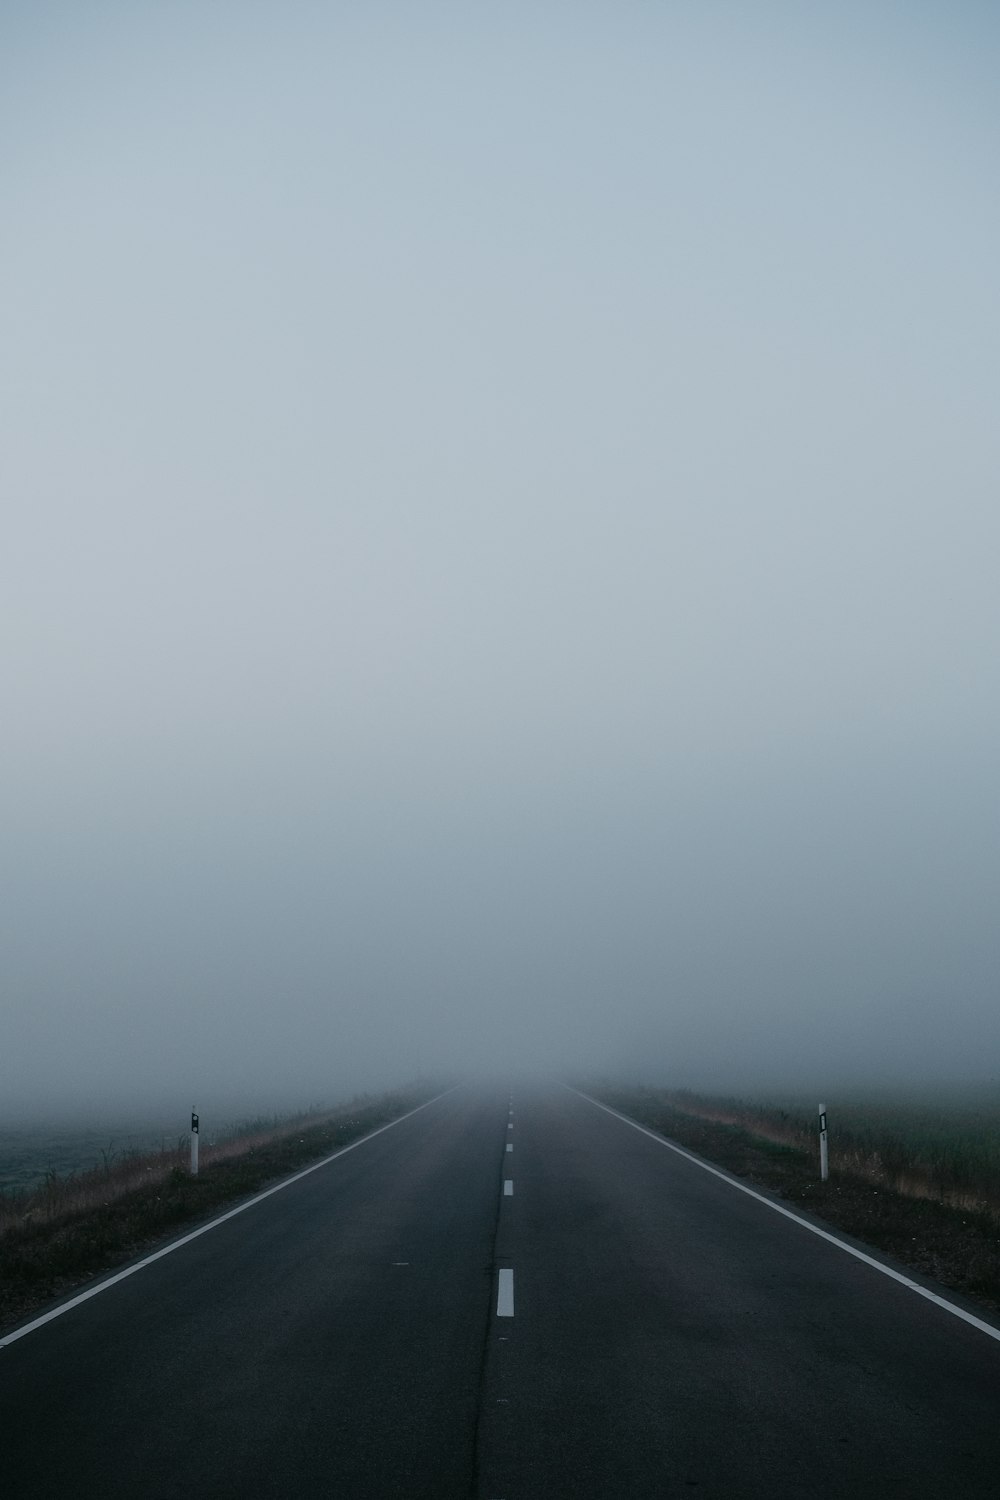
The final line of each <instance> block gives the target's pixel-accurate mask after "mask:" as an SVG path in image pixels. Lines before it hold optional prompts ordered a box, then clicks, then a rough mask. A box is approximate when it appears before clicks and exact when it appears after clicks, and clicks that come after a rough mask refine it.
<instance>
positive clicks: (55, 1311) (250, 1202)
mask: <svg viewBox="0 0 1000 1500" xmlns="http://www.w3.org/2000/svg"><path fill="white" fill-rule="evenodd" d="M461 1087H462V1085H461V1084H460V1083H456V1084H455V1086H454V1088H450V1089H445V1091H444V1093H443V1094H435V1096H434V1098H433V1099H427V1100H425V1102H424V1103H423V1104H418V1105H417V1107H416V1109H408V1110H407V1111H406V1114H405V1115H399V1116H398V1117H397V1118H396V1119H395V1120H390V1121H389V1123H388V1124H387V1125H380V1126H379V1127H378V1129H377V1130H371V1131H369V1133H368V1134H367V1135H363V1136H360V1137H359V1139H358V1140H356V1141H351V1143H350V1145H349V1146H341V1148H340V1150H339V1151H334V1153H333V1155H332V1156H324V1158H323V1160H322V1161H316V1162H313V1164H312V1166H311V1167H303V1169H302V1171H301V1172H296V1173H295V1174H294V1176H292V1177H286V1178H285V1179H284V1181H282V1182H277V1183H275V1185H274V1187H269V1188H265V1189H264V1191H263V1192H262V1193H257V1194H256V1196H255V1197H253V1198H248V1199H247V1201H246V1203H241V1204H240V1205H239V1207H238V1208H230V1209H229V1210H228V1211H227V1212H226V1213H224V1214H220V1215H219V1217H218V1218H217V1219H210V1220H209V1222H208V1223H207V1224H202V1225H201V1226H200V1227H199V1228H198V1229H192V1230H191V1231H190V1232H189V1233H188V1234H185V1235H182V1236H181V1238H180V1239H179V1240H172V1241H171V1243H170V1244H169V1245H164V1246H163V1248H162V1250H154V1251H153V1253H152V1255H146V1256H144V1257H143V1259H142V1260H137V1261H136V1263H135V1265H134V1266H126V1267H125V1269H124V1271H118V1272H116V1273H115V1275H114V1276H109V1277H108V1278H107V1279H106V1280H105V1281H99V1282H98V1283H97V1285H96V1286H92V1287H88V1289H87V1291H85V1292H79V1293H78V1294H77V1296H75V1297H71V1298H70V1299H69V1301H68V1302H61V1303H60V1304H59V1306H58V1307H53V1308H52V1309H51V1310H50V1311H49V1312H47V1313H42V1314H41V1316H40V1317H38V1318H34V1319H32V1321H31V1322H30V1323H25V1325H24V1327H23V1328H15V1330H14V1332H13V1333H8V1334H5V1335H4V1336H3V1337H2V1338H0V1349H6V1347H7V1345H8V1344H14V1343H16V1342H17V1340H18V1339H23V1338H24V1336H25V1334H26V1333H34V1331H35V1329H36V1328H41V1327H42V1326H43V1325H44V1324H45V1323H51V1322H52V1320H53V1318H61V1317H62V1315H63V1313H67V1312H69V1310H70V1309H71V1308H73V1307H79V1306H80V1303H81V1302H89V1300H90V1298H91V1297H98V1296H100V1294H101V1292H106V1291H107V1290H108V1287H111V1286H114V1285H115V1284H116V1283H117V1282H119V1281H124V1280H125V1278H126V1276H134V1275H135V1273H136V1271H141V1270H142V1269H143V1268H144V1267H145V1266H151V1265H152V1264H153V1262H154V1260H162V1259H163V1257H164V1256H165V1255H172V1254H173V1253H174V1251H175V1250H179V1249H180V1248H181V1246H182V1245H188V1244H190V1242H191V1241H192V1240H196V1239H198V1237H199V1235H203V1234H207V1233H208V1231H209V1230H210V1229H215V1228H217V1226H218V1225H219V1224H224V1223H225V1222H226V1220H227V1219H235V1217H236V1215H237V1214H242V1213H245V1212H246V1210H247V1209H248V1208H253V1206H254V1204H255V1203H262V1202H263V1201H264V1199H265V1198H270V1197H273V1195H274V1194H275V1193H280V1192H282V1190H283V1189H284V1188H286V1187H291V1185H292V1183H293V1182H299V1181H301V1179H302V1178H303V1177H308V1176H309V1174H310V1172H318V1171H319V1169H320V1167H326V1166H329V1164H330V1162H332V1161H336V1160H337V1157H338V1156H346V1155H347V1153H348V1151H354V1150H356V1148H357V1147H358V1146H363V1145H364V1144H365V1142H366V1141H373V1140H374V1139H375V1137H376V1136H377V1135H381V1134H382V1132H383V1131H384V1130H391V1129H392V1127H393V1126H394V1125H401V1124H402V1123H403V1121H404V1120H408V1119H410V1117H411V1116H412V1115H418V1114H419V1113H420V1111H421V1110H422V1109H429V1108H430V1106H431V1105H432V1104H436V1103H437V1102H438V1100H439V1099H445V1098H447V1096H448V1095H449V1094H453V1093H454V1092H455V1089H458V1088H461Z"/></svg>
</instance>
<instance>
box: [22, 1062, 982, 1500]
mask: <svg viewBox="0 0 1000 1500" xmlns="http://www.w3.org/2000/svg"><path fill="white" fill-rule="evenodd" d="M512 1099H513V1106H512V1107H513V1116H512V1118H511V1115H510V1112H509V1110H510V1104H509V1100H508V1091H507V1090H506V1089H503V1090H502V1091H498V1090H493V1091H492V1092H490V1091H483V1090H478V1089H473V1088H471V1087H461V1088H459V1089H456V1090H454V1091H453V1092H451V1093H449V1094H447V1095H445V1096H443V1097H442V1098H440V1099H438V1100H436V1101H434V1102H433V1103H432V1104H430V1105H429V1106H427V1107H425V1108H423V1109H421V1110H419V1111H417V1112H416V1113H414V1114H413V1115H411V1116H409V1117H408V1118H406V1119H404V1120H402V1121H400V1122H399V1123H398V1124H396V1125H394V1126H392V1127H391V1128H390V1129H388V1130H385V1131H383V1132H381V1133H380V1134H378V1135H376V1136H374V1137H371V1138H369V1139H368V1140H366V1141H365V1142H363V1143H362V1144H360V1145H358V1146H357V1147H355V1148H354V1149H352V1150H349V1151H348V1152H346V1153H345V1154H344V1155H342V1156H340V1157H338V1158H337V1159H335V1160H333V1161H331V1162H330V1163H329V1164H327V1165H326V1166H323V1167H322V1168H320V1169H319V1170H318V1171H315V1172H312V1173H311V1174H310V1175H308V1176H306V1177H303V1178H302V1179H300V1180H299V1181H297V1182H294V1183H292V1184H291V1185H289V1186H288V1187H287V1188H286V1189H284V1190H282V1191H281V1192H278V1193H275V1194H273V1195H272V1196H270V1197H268V1198H266V1199H264V1200H263V1201H261V1202H259V1203H254V1204H253V1205H252V1206H251V1207H249V1208H248V1209H247V1210H246V1211H245V1212H243V1213H240V1214H238V1215H237V1216H236V1217H234V1218H232V1219H230V1220H228V1221H227V1222H225V1223H222V1224H220V1225H219V1226H218V1227H217V1228H214V1229H212V1230H210V1231H209V1232H208V1233H206V1234H203V1235H201V1236H199V1237H198V1238H197V1239H194V1240H192V1241H190V1242H189V1243H187V1244H184V1245H182V1246H180V1247H179V1248H178V1249H177V1250H176V1251H175V1252H174V1253H172V1254H169V1255H167V1256H164V1257H163V1258H161V1259H160V1260H157V1261H155V1262H154V1263H152V1264H150V1265H148V1266H144V1267H143V1268H142V1269H140V1270H139V1271H137V1272H136V1273H135V1274H134V1275H132V1276H129V1277H127V1278H126V1279H125V1280H122V1281H120V1282H118V1283H116V1284H115V1285H113V1286H111V1287H109V1289H108V1290H107V1291H105V1292H102V1293H101V1294H100V1295H99V1296H96V1297H92V1298H90V1299H89V1300H88V1301H86V1302H84V1303H82V1304H81V1305H79V1306H76V1307H73V1308H71V1309H70V1310H68V1311H67V1312H66V1313H64V1314H63V1315H61V1316H59V1317H57V1318H55V1319H53V1320H52V1321H50V1322H49V1323H47V1324H45V1325H44V1326H42V1327H39V1328H36V1329H33V1330H32V1331H30V1332H29V1333H27V1334H26V1335H25V1336H24V1337H23V1338H20V1339H18V1340H16V1341H15V1342H12V1343H10V1344H8V1345H7V1346H6V1347H3V1348H0V1444H2V1447H0V1493H2V1494H3V1495H4V1496H10V1497H12V1500H13V1497H17V1500H36V1497H42V1496H45V1497H59V1500H67V1497H73V1500H76V1497H84V1500H85V1497H90V1496H94V1497H100V1500H118V1497H130V1500H131V1497H134V1500H175V1497H185V1500H201V1497H204V1500H229V1497H232V1500H243V1497H247V1500H255V1497H258V1496H261V1497H263V1496H281V1497H286V1500H311V1497H329V1500H389V1497H395V1496H400V1497H404V1496H405V1497H408V1500H409V1497H412V1500H417V1497H426V1500H451V1497H456V1500H457V1497H462V1500H560V1497H566V1500H583V1497H589V1496H596V1497H599V1500H606V1497H622V1500H632V1497H635V1500H647V1497H648V1500H654V1497H655V1500H662V1497H674V1496H685V1497H694V1500H698V1497H702V1500H709V1497H711V1500H750V1497H754V1500H756V1497H761V1500H763V1497H767V1500H783V1497H788V1500H808V1497H816V1500H858V1497H867V1496H872V1497H878V1500H890V1497H898V1500H923V1497H927V1500H931V1497H933V1500H954V1497H965V1496H970V1497H983V1500H986V1497H989V1500H997V1497H998V1496H1000V1342H998V1341H997V1340H995V1339H993V1338H991V1337H990V1336H989V1335H988V1334H987V1333H985V1332H983V1331H982V1330H980V1329H978V1328H975V1327H973V1326H970V1325H969V1324H967V1323H965V1322H962V1321H961V1320H959V1319H958V1318H956V1317H954V1316H953V1315H952V1314H950V1313H949V1312H947V1311H946V1310H944V1309H942V1308H940V1307H937V1306H935V1305H933V1304H932V1303H930V1302H928V1301H927V1300H925V1299H924V1298H922V1297H920V1296H918V1295H917V1294H916V1293H914V1292H913V1291H911V1290H910V1289H908V1288H907V1287H905V1286H902V1285H900V1284H899V1283H897V1282H895V1281H893V1280H891V1279H889V1278H887V1277H886V1276H884V1275H882V1274H881V1273H880V1272H879V1271H878V1270H876V1269H875V1268H873V1267H871V1266H868V1265H865V1264H864V1263H862V1262H860V1261H858V1260H857V1259H855V1258H854V1257H852V1256H850V1255H848V1254H846V1253H845V1252H844V1251H843V1250H841V1249H839V1248H838V1247H837V1246H835V1245H831V1244H829V1243H828V1242H826V1241H824V1240H823V1239H821V1238H820V1237H818V1236H817V1235H815V1234H813V1233H812V1232H811V1231H810V1230H809V1229H808V1228H806V1227H804V1226H803V1225H801V1224H798V1223H795V1222H792V1221H790V1220H789V1219H787V1218H785V1217H783V1216H782V1215H780V1214H777V1213H775V1212H774V1211H773V1209H771V1208H769V1207H767V1206H766V1205H765V1204H763V1203H760V1202H758V1201H756V1200H755V1199H753V1198H751V1197H749V1196H747V1195H746V1194H745V1193H742V1192H740V1191H738V1190H737V1189H735V1188H733V1187H732V1186H731V1185H730V1184H729V1183H728V1182H727V1181H724V1180H721V1179H720V1178H719V1177H717V1176H714V1175H712V1174H710V1173H708V1172H706V1171H705V1170H703V1168H701V1167H700V1166H698V1165H697V1164H696V1163H694V1162H691V1161H689V1160H686V1159H685V1158H684V1157H682V1156H680V1155H678V1154H677V1153H675V1152H673V1151H670V1150H668V1149H667V1148H666V1147H664V1146H662V1145H661V1144H659V1143H658V1142H657V1141H655V1140H653V1139H650V1137H649V1136H648V1135H645V1134H643V1133H642V1132H640V1131H638V1130H636V1129H634V1128H632V1127H630V1126H629V1125H628V1124H626V1123H625V1122H623V1121H622V1120H620V1119H618V1118H616V1117H614V1116H613V1115H611V1114H609V1113H608V1112H606V1111H604V1110H602V1109H599V1108H598V1107H597V1106H596V1105H595V1104H593V1103H591V1102H590V1101H588V1100H586V1099H584V1098H582V1097H581V1096H579V1095H577V1094H574V1093H572V1092H571V1091H569V1090H567V1089H564V1088H562V1087H560V1086H553V1087H551V1088H545V1089H543V1088H535V1089H531V1090H528V1089H526V1088H522V1089H518V1088H515V1089H514V1091H513V1096H512ZM510 1125H512V1126H513V1128H508V1127H509V1126H510ZM508 1144H510V1145H512V1146H513V1148H514V1149H513V1150H512V1151H508V1150H507V1149H506V1147H507V1146H508ZM505 1179H509V1180H510V1181H512V1183H513V1190H512V1192H510V1193H505V1191H504V1188H503V1183H504V1180H505ZM504 1271H511V1272H512V1273H513V1315H512V1316H506V1315H505V1316H498V1289H499V1287H500V1284H501V1272H504Z"/></svg>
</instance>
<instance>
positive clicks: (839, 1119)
mask: <svg viewBox="0 0 1000 1500" xmlns="http://www.w3.org/2000/svg"><path fill="white" fill-rule="evenodd" d="M662 1092H663V1096H664V1097H665V1098H667V1099H669V1101H670V1103H671V1104H672V1105H673V1106H674V1107H675V1108H676V1109H679V1110H682V1111H685V1112H688V1113H691V1114H693V1115H696V1116H698V1117H700V1118H705V1119H718V1120H720V1121H723V1122H726V1123H729V1124H734V1125H740V1126H742V1127H743V1128H744V1129H746V1130H749V1131H751V1132H753V1133H754V1134H757V1135H760V1136H761V1137H762V1138H765V1139H771V1140H775V1141H779V1142H786V1143H787V1144H789V1145H796V1146H802V1147H804V1148H805V1149H807V1150H811V1151H818V1121H817V1107H818V1104H819V1100H815V1099H812V1098H810V1099H806V1098H805V1097H803V1096H802V1095H799V1094H783V1093H780V1092H774V1093H770V1094H767V1095H764V1094H762V1095H759V1096H752V1095H751V1096H743V1097H736V1096H732V1095H715V1094H702V1093H695V1092H692V1091H689V1090H685V1089H671V1090H664V1091H662ZM823 1103H824V1104H825V1105H826V1108H827V1117H828V1127H829V1147H830V1170H831V1172H849V1173H851V1174H852V1175H855V1176H862V1177H865V1178H867V1179H868V1180H870V1181H872V1182H882V1183H884V1184H885V1185H886V1186H888V1187H892V1188H893V1189H894V1190H895V1191H897V1192H901V1193H905V1194H907V1195H908V1196H913V1197H930V1198H937V1199H939V1200H940V1201H942V1202H945V1203H951V1204H954V1205H955V1206H956V1207H963V1208H977V1209H986V1210H987V1211H990V1212H994V1213H996V1214H997V1215H998V1216H1000V1085H997V1084H993V1083H991V1084H982V1085H976V1086H969V1087H967V1088H963V1089H957V1088H954V1087H952V1088H947V1089H945V1088H940V1087H939V1088H923V1089H920V1090H917V1089H913V1088H911V1089H900V1088H896V1089H879V1090H874V1089H864V1090H862V1089H858V1088H847V1087H845V1088H842V1089H839V1090H838V1089H833V1090H830V1091H829V1093H828V1094H827V1096H826V1097H825V1098H824V1100H823Z"/></svg>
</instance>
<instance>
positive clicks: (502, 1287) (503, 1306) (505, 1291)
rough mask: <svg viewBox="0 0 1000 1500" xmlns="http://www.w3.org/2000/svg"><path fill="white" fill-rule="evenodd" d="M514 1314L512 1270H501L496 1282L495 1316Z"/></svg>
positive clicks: (510, 1316)
mask: <svg viewBox="0 0 1000 1500" xmlns="http://www.w3.org/2000/svg"><path fill="white" fill-rule="evenodd" d="M513 1316H514V1272H513V1271H501V1272H500V1280H499V1282H498V1284H497V1317H498V1318H512V1317H513Z"/></svg>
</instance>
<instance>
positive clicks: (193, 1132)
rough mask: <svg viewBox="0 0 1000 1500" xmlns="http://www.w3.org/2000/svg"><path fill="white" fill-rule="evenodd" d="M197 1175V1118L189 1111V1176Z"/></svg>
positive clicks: (193, 1112)
mask: <svg viewBox="0 0 1000 1500" xmlns="http://www.w3.org/2000/svg"><path fill="white" fill-rule="evenodd" d="M197 1175H198V1116H197V1114H196V1113H195V1111H194V1110H192V1111H191V1176H192V1177H197Z"/></svg>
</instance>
